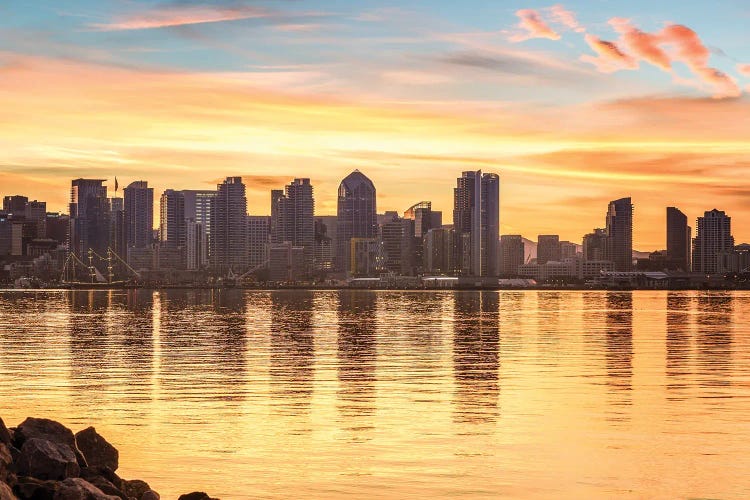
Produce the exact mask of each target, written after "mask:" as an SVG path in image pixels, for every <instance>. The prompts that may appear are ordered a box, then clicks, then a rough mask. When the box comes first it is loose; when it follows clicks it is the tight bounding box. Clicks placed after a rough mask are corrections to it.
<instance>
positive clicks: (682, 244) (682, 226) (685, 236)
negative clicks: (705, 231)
mask: <svg viewBox="0 0 750 500" xmlns="http://www.w3.org/2000/svg"><path fill="white" fill-rule="evenodd" d="M687 221H688V218H687V215H685V214H684V213H682V212H681V211H680V210H679V209H677V208H676V207H667V259H668V260H669V261H670V263H673V264H674V265H675V266H676V267H678V268H679V269H682V270H683V271H690V226H688V222H687Z"/></svg>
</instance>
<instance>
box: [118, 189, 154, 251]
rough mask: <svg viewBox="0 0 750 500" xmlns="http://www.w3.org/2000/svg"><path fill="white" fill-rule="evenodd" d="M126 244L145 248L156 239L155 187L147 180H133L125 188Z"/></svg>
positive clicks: (129, 246) (128, 246)
mask: <svg viewBox="0 0 750 500" xmlns="http://www.w3.org/2000/svg"><path fill="white" fill-rule="evenodd" d="M124 193H125V194H124V197H125V245H126V247H127V248H144V247H147V246H149V245H150V244H151V243H152V241H153V239H154V189H153V188H150V187H148V182H146V181H135V182H131V183H130V185H128V187H126V188H125V189H124Z"/></svg>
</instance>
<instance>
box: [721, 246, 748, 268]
mask: <svg viewBox="0 0 750 500" xmlns="http://www.w3.org/2000/svg"><path fill="white" fill-rule="evenodd" d="M719 272H721V273H750V245H749V244H747V243H742V244H740V245H737V246H735V247H734V248H733V249H731V250H726V251H723V252H719Z"/></svg>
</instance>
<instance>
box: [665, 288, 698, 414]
mask: <svg viewBox="0 0 750 500" xmlns="http://www.w3.org/2000/svg"><path fill="white" fill-rule="evenodd" d="M666 301H667V335H666V351H667V361H666V375H667V383H666V387H667V391H668V393H667V397H668V398H669V399H671V400H681V399H684V398H685V397H686V396H685V390H686V389H687V388H688V387H689V384H690V377H691V375H692V370H691V367H690V364H691V349H690V337H691V324H690V308H691V303H692V301H691V299H690V296H688V295H686V294H685V293H680V292H667V297H666Z"/></svg>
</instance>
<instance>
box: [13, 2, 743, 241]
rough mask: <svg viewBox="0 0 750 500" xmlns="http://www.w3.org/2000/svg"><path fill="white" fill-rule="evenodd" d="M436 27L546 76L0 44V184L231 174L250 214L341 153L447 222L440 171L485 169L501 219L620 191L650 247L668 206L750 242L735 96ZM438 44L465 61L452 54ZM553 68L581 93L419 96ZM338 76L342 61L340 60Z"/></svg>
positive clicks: (403, 204)
mask: <svg viewBox="0 0 750 500" xmlns="http://www.w3.org/2000/svg"><path fill="white" fill-rule="evenodd" d="M222 15H224V14H222ZM248 15H250V14H248ZM619 26H620V28H618V29H621V30H622V29H625V28H622V25H619ZM103 29H105V28H97V30H103ZM106 29H108V30H115V28H106ZM117 29H120V28H117ZM122 29H131V28H127V26H126V27H124V28H122ZM139 29H140V28H139ZM660 36H661V35H660ZM435 38H440V39H441V40H443V39H450V42H449V43H458V44H461V47H464V48H467V50H468V48H473V49H476V50H482V51H484V52H483V53H485V54H486V53H490V54H493V56H496V57H500V56H502V57H506V58H507V57H514V58H516V59H519V58H520V59H521V60H523V61H526V62H529V61H532V62H533V64H534V65H535V67H537V68H544V69H545V71H547V73H545V75H546V76H545V77H544V78H541V77H539V75H536V76H533V77H529V76H528V75H527V76H524V75H520V74H513V75H500V76H498V75H494V74H486V72H483V71H481V70H477V69H476V68H471V67H468V66H465V67H464V69H463V70H461V71H457V70H456V67H453V68H450V69H451V70H450V71H448V70H447V69H446V68H445V67H443V66H440V65H437V66H434V65H431V66H428V67H412V66H410V65H409V64H396V65H387V64H384V63H381V62H376V63H373V64H372V66H373V67H374V68H375V70H373V71H376V72H377V79H376V80H372V79H370V83H371V85H365V82H367V78H365V77H364V76H362V77H361V78H362V80H361V81H359V84H360V85H353V84H352V81H348V82H340V81H337V80H336V79H335V78H333V77H332V76H331V74H330V72H329V73H325V72H324V71H323V68H325V65H324V64H323V65H318V66H313V65H311V66H305V65H300V66H299V67H296V66H295V67H286V68H284V69H283V70H278V71H276V70H269V71H261V72H258V71H245V70H240V69H238V70H232V71H229V70H225V69H224V70H217V69H206V70H201V69H195V68H192V69H189V70H187V69H184V68H176V67H164V66H160V65H155V64H139V65H132V64H125V63H123V62H122V61H120V60H118V59H117V58H113V57H111V56H109V55H104V56H101V55H99V54H98V53H96V52H94V54H93V55H91V54H89V52H92V51H94V49H92V48H90V47H89V48H87V49H86V51H88V52H84V51H83V49H81V52H82V53H85V54H88V55H87V56H86V57H83V56H82V57H77V58H76V57H67V56H61V55H58V54H53V53H49V54H44V55H30V54H29V53H24V52H22V51H7V52H0V109H2V110H3V112H2V113H0V195H6V194H16V193H21V194H25V195H28V196H29V197H31V198H37V199H41V200H46V201H47V202H48V206H49V208H50V209H51V210H65V209H66V203H67V197H68V192H69V185H70V180H71V179H72V178H77V177H95V178H106V179H109V185H110V187H112V186H113V182H112V180H113V179H114V176H115V175H117V177H118V179H119V181H120V186H125V185H127V184H128V183H129V182H130V181H133V180H140V179H144V180H148V181H149V183H150V185H151V186H153V187H154V188H155V191H156V193H157V200H158V195H159V194H160V193H161V191H162V190H164V189H166V188H177V189H184V188H196V189H206V188H210V187H212V184H215V183H216V181H217V180H218V179H221V178H223V177H224V176H228V175H242V176H243V177H245V179H246V183H247V185H248V206H249V210H250V212H251V213H252V214H267V213H269V203H270V201H269V198H270V194H269V191H270V189H272V188H281V187H282V186H283V185H284V184H285V183H286V182H288V181H289V180H291V179H292V178H293V177H310V178H311V179H312V181H313V184H314V187H315V195H316V211H317V213H319V214H331V213H335V196H336V188H337V186H338V182H339V181H340V179H341V178H343V177H344V176H345V175H346V174H347V173H348V172H350V171H351V170H353V169H355V168H358V169H360V170H362V171H363V172H364V173H365V174H367V175H368V176H369V177H370V178H371V179H372V180H373V182H374V183H375V185H376V187H377V189H378V209H379V211H384V210H398V211H403V210H404V209H406V208H408V207H409V206H410V205H412V204H413V203H415V202H417V201H420V200H431V201H432V202H433V206H434V207H435V208H436V209H442V210H443V211H444V221H445V222H446V223H449V222H450V219H451V208H452V188H453V186H454V185H455V178H456V177H457V176H458V175H460V172H461V171H463V170H472V169H483V170H485V171H494V172H498V173H499V174H500V176H501V183H502V184H501V186H502V187H501V198H502V199H501V231H502V232H503V233H522V234H524V235H525V236H527V237H529V238H531V239H536V235H537V234H540V233H559V234H560V236H561V238H563V239H569V240H573V241H577V242H580V240H581V236H582V235H583V234H584V233H585V232H588V231H590V230H591V229H592V228H593V227H601V226H602V225H603V224H604V213H605V211H606V204H607V202H608V201H609V200H611V199H615V198H620V197H624V196H632V198H633V202H634V204H635V210H636V212H635V213H636V218H635V224H636V227H635V234H634V241H635V245H634V246H635V247H636V248H637V249H640V250H653V249H657V248H663V247H664V220H665V215H664V209H665V208H664V207H666V206H668V205H676V206H678V207H679V208H681V209H682V210H683V211H684V212H685V213H686V214H687V215H688V217H689V218H690V219H691V220H693V221H694V219H695V217H697V216H698V215H701V214H702V211H704V210H708V209H711V208H714V207H716V208H719V209H722V210H726V211H727V212H728V213H729V215H730V216H732V217H733V221H734V227H733V229H734V234H735V237H736V239H737V241H738V243H739V242H741V241H747V240H750V230H748V229H747V228H748V227H750V203H749V202H748V199H750V187H748V185H747V183H746V181H745V178H746V176H745V175H743V174H744V172H745V171H746V168H747V161H748V153H750V142H748V141H747V137H748V133H749V132H750V109H749V108H750V103H749V102H748V101H747V100H746V99H745V98H744V97H727V96H723V95H722V96H717V95H710V93H708V94H707V93H705V92H704V93H700V92H694V91H692V90H690V91H688V90H684V89H683V90H679V91H674V92H659V93H657V92H652V91H650V90H651V87H650V85H651V84H650V83H647V82H645V81H640V80H638V79H637V78H636V75H635V74H630V75H629V76H626V77H623V78H624V79H623V78H621V77H619V76H616V75H609V74H607V73H606V72H605V73H602V72H600V71H598V70H597V69H596V68H595V67H592V66H591V65H585V64H584V63H583V62H581V61H579V62H577V63H575V64H571V65H566V63H565V61H564V60H560V59H558V58H556V57H553V56H552V55H551V54H550V53H549V52H545V51H531V50H525V49H520V48H518V47H519V45H518V44H515V45H512V46H511V45H509V44H508V43H506V44H505V45H503V44H499V43H495V44H494V45H492V46H488V45H487V43H488V42H487V37H484V36H476V35H469V34H466V33H461V34H456V33H453V34H440V35H435ZM546 38H550V37H549V36H547V37H546ZM550 43H558V42H557V41H554V42H553V41H550ZM128 49H129V50H134V48H133V47H128ZM144 50H145V49H144ZM602 53H606V52H602ZM602 53H599V54H600V55H599V57H601V54H602ZM456 54H457V55H456ZM452 57H454V58H459V59H460V61H453V62H455V63H456V64H461V65H465V64H467V61H468V63H471V64H474V63H476V62H477V61H476V60H475V59H470V58H467V54H466V53H464V52H462V53H454V56H452ZM592 57H593V56H592ZM338 63H339V64H340V63H341V61H338ZM441 64H442V63H441ZM482 64H484V63H482ZM709 69H710V68H709ZM335 71H338V72H341V71H342V69H341V68H340V67H339V68H337V69H336V70H335ZM560 72H563V73H564V75H563V76H561V77H560V79H559V80H558V81H556V83H555V85H560V84H561V81H564V80H566V79H568V80H569V81H574V82H576V83H575V85H576V87H578V90H577V91H579V92H583V93H586V92H588V90H587V88H588V87H589V86H590V87H591V92H592V93H593V94H595V95H594V96H593V97H592V98H591V99H581V98H580V97H579V98H564V97H561V98H560V99H559V101H557V102H555V101H556V100H555V99H549V98H545V99H542V98H541V97H540V98H536V99H532V98H528V97H527V98H513V97H510V96H509V97H507V98H505V99H502V98H494V97H492V96H487V98H482V97H481V94H482V91H481V89H480V90H477V91H476V92H475V94H474V95H472V97H471V98H470V99H469V98H465V97H464V94H463V93H462V92H456V93H455V96H454V97H453V98H450V99H448V98H434V99H432V98H429V97H430V92H431V91H430V89H431V88H433V87H434V86H440V85H449V84H455V85H458V84H460V85H465V84H470V85H474V88H477V89H478V88H479V86H480V85H481V86H482V88H484V87H487V86H489V85H494V84H497V85H501V84H503V83H508V82H512V83H514V85H516V86H518V87H524V88H526V91H527V92H529V88H528V87H527V84H531V83H534V82H536V83H537V84H538V85H537V87H534V88H535V89H536V90H537V91H538V92H545V91H546V90H547V89H548V87H547V85H548V84H549V82H548V81H547V80H548V78H549V75H557V76H559V75H558V73H560ZM347 74H357V69H356V66H353V69H351V71H349V73H347ZM352 78H353V79H354V78H355V77H352ZM356 78H360V77H356ZM371 78H372V77H371ZM519 78H520V81H519ZM524 79H526V80H525V82H526V83H524ZM658 88H661V87H658ZM679 88H680V89H682V87H679ZM422 89H427V90H424V96H423V97H421V98H420V97H419V96H420V95H421V94H422V93H423V91H422ZM623 89H627V91H624V90H623ZM559 92H561V94H560V95H561V96H562V95H564V91H562V90H561V91H559ZM395 96H398V98H396V97H395ZM157 212H158V211H157Z"/></svg>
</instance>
